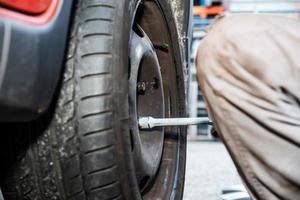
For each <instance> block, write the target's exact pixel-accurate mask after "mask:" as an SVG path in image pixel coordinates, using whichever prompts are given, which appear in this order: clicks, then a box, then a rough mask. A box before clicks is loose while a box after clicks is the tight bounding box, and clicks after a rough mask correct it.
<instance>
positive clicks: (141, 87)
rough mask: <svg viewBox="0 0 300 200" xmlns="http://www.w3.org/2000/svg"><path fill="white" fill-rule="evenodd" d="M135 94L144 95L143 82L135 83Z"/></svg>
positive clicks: (144, 85) (144, 86)
mask: <svg viewBox="0 0 300 200" xmlns="http://www.w3.org/2000/svg"><path fill="white" fill-rule="evenodd" d="M137 92H138V94H145V92H146V83H145V82H144V81H142V82H138V83H137Z"/></svg>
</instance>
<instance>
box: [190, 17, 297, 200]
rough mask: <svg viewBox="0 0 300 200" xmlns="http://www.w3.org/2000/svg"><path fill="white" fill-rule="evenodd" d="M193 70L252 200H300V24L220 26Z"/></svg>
mask: <svg viewBox="0 0 300 200" xmlns="http://www.w3.org/2000/svg"><path fill="white" fill-rule="evenodd" d="M196 64H197V69H198V79H199V81H200V86H201V89H202V92H203V93H204V97H205V99H206V104H207V108H208V112H209V115H210V116H211V118H212V120H213V121H214V122H215V125H216V128H217V130H218V133H219V134H220V136H221V138H222V139H223V141H224V143H225V144H226V146H227V148H228V150H229V152H230V154H231V156H232V158H233V160H234V162H235V164H236V166H237V169H238V171H239V172H240V174H241V176H242V178H243V179H244V181H245V183H246V184H247V186H248V189H249V190H250V191H251V193H252V195H253V196H254V199H259V200H273V199H288V200H299V199H300V21H296V20H292V19H288V18H284V17H275V16H267V15H254V14H253V15H235V16H229V17H223V18H220V19H219V20H217V21H216V22H215V23H214V24H213V25H212V26H211V27H210V28H209V30H208V34H207V36H206V37H205V39H204V40H203V41H202V43H201V45H200V48H199V51H198V54H197V58H196Z"/></svg>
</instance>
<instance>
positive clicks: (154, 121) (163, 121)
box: [138, 117, 212, 129]
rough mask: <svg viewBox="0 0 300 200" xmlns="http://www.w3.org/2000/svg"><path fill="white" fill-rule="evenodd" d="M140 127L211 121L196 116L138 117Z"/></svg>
mask: <svg viewBox="0 0 300 200" xmlns="http://www.w3.org/2000/svg"><path fill="white" fill-rule="evenodd" d="M138 124H139V127H140V128H141V129H151V128H154V127H159V126H188V125H196V124H210V125H212V122H211V121H210V119H209V118H208V117H198V118H153V117H140V118H139V120H138Z"/></svg>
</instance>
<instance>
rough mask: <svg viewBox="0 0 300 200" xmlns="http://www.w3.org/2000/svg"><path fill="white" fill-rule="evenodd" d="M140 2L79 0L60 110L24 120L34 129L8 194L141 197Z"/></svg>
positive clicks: (8, 177) (5, 186)
mask: <svg viewBox="0 0 300 200" xmlns="http://www.w3.org/2000/svg"><path fill="white" fill-rule="evenodd" d="M136 4H137V1H135V0H132V1H129V0H81V1H78V3H77V6H76V11H75V16H74V17H75V18H74V21H73V27H72V30H71V33H70V35H71V37H70V41H69V49H68V53H67V59H66V65H65V71H64V77H63V80H62V84H61V88H60V90H59V91H60V92H59V94H58V102H57V104H56V105H55V108H54V114H53V116H51V112H50V114H49V115H47V114H46V115H45V116H44V117H43V118H41V119H39V120H37V121H35V122H34V123H32V124H31V125H28V126H27V125H25V126H26V127H28V132H29V134H30V135H31V136H30V137H29V138H28V136H26V137H27V138H26V137H25V138H26V139H25V140H26V142H24V141H22V146H24V148H22V149H24V152H23V153H21V154H19V153H17V155H18V158H20V159H17V161H14V167H10V169H9V172H8V173H7V174H5V175H4V176H3V177H4V178H3V179H2V180H1V187H2V192H3V195H4V198H5V199H6V200H9V199H30V200H31V199H78V200H84V199H89V200H93V199H101V200H102V199H103V200H104V199H130V200H132V199H141V198H142V197H141V194H140V192H139V186H138V184H137V182H136V180H135V179H134V177H135V174H134V164H133V160H132V158H131V155H130V153H131V152H130V149H131V143H130V142H131V141H130V134H129V115H128V111H129V108H128V98H127V96H128V79H127V78H128V64H127V63H128V52H127V50H128V40H127V39H126V38H129V32H130V29H131V24H130V23H131V20H132V17H133V16H134V9H135V7H136ZM124 38H125V39H124ZM48 121H49V122H48ZM20 131H22V132H23V133H24V132H25V131H26V130H24V129H21V130H20ZM20 135H21V134H20ZM25 135H26V134H25ZM22 138H24V136H22ZM20 140H22V139H20ZM25 143H26V144H25ZM183 151H185V148H183ZM14 154H16V153H14ZM184 154H185V153H183V154H182V155H181V156H183V155H184ZM183 170H184V169H183ZM181 171H182V169H181ZM182 173H184V172H182ZM181 177H183V176H181ZM179 181H180V189H178V192H179V193H180V194H179V195H178V197H181V196H182V193H183V189H182V188H183V180H179Z"/></svg>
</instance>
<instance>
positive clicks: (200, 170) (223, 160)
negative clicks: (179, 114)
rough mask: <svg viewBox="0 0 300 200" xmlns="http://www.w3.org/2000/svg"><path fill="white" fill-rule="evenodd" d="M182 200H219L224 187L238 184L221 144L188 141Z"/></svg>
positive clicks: (237, 176)
mask: <svg viewBox="0 0 300 200" xmlns="http://www.w3.org/2000/svg"><path fill="white" fill-rule="evenodd" d="M186 170H187V171H186V179H185V192H184V198H183V199H184V200H219V199H220V198H219V195H220V193H221V190H222V188H223V187H226V186H231V185H237V184H241V180H240V178H239V175H238V174H237V171H236V168H235V166H234V165H233V163H232V161H231V158H230V157H229V155H228V153H227V150H226V149H225V147H224V145H223V144H222V143H221V142H211V141H197V142H188V149H187V166H186Z"/></svg>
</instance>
